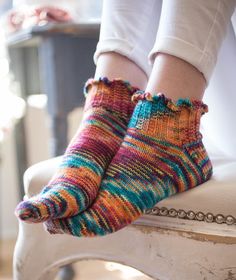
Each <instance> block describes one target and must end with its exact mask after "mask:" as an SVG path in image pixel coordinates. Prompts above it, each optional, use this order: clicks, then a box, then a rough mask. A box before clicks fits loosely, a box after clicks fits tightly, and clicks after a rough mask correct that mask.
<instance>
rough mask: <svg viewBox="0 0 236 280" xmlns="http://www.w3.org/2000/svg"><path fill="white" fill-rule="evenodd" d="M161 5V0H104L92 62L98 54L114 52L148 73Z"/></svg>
mask: <svg viewBox="0 0 236 280" xmlns="http://www.w3.org/2000/svg"><path fill="white" fill-rule="evenodd" d="M161 5H162V1H161V0H146V1H145V0H104V1H103V12H102V21H101V29H100V39H99V42H98V45H97V49H96V52H95V54H94V62H95V64H96V62H97V59H98V57H99V55H100V54H101V53H104V52H110V51H114V52H117V53H120V54H122V55H124V56H126V57H128V58H129V59H130V60H132V61H134V62H135V63H136V64H137V65H138V66H139V67H140V68H141V69H142V70H143V71H144V72H145V73H146V74H147V76H149V74H150V71H151V65H150V64H149V63H148V58H147V57H148V53H149V52H150V50H151V49H152V47H153V44H154V42H155V38H156V32H157V28H158V24H159V19H160V13H161Z"/></svg>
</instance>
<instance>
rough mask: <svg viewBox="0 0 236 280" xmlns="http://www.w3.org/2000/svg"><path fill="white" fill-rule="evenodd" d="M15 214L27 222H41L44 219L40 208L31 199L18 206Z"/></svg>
mask: <svg viewBox="0 0 236 280" xmlns="http://www.w3.org/2000/svg"><path fill="white" fill-rule="evenodd" d="M15 214H16V216H17V217H18V218H19V219H21V220H22V221H25V222H39V221H41V220H42V217H41V215H40V213H39V210H38V208H37V207H35V206H34V205H33V204H32V203H31V202H29V201H23V202H21V203H20V204H19V205H18V207H17V208H16V210H15Z"/></svg>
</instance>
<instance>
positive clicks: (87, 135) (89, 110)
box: [15, 78, 137, 222]
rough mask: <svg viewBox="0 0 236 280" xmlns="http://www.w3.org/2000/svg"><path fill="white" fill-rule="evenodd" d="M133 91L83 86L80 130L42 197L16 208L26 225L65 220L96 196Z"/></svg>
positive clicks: (108, 84)
mask: <svg viewBox="0 0 236 280" xmlns="http://www.w3.org/2000/svg"><path fill="white" fill-rule="evenodd" d="M135 90H137V88H133V87H131V85H130V84H129V83H128V82H125V81H122V80H114V81H109V80H108V79H107V78H101V79H99V80H98V81H95V80H92V79H90V80H88V82H87V83H86V85H85V95H86V96H87V98H86V103H85V109H84V117H83V120H82V124H81V126H80V128H79V130H78V132H77V133H76V135H75V136H74V138H73V139H72V141H71V142H70V144H69V146H68V148H67V150H66V152H65V154H64V156H63V159H62V163H61V164H60V166H59V168H58V171H57V172H56V174H55V175H54V176H53V178H52V179H51V181H50V182H49V184H48V185H47V186H46V187H45V188H44V189H43V191H42V192H41V193H40V194H39V195H37V196H35V197H32V198H30V199H28V200H26V201H23V202H21V203H20V204H19V205H18V207H17V208H16V211H15V212H16V215H17V216H18V217H19V218H20V219H22V220H24V221H28V222H42V221H45V220H47V219H49V218H58V217H70V216H73V215H76V214H78V213H80V212H81V211H84V210H85V209H86V208H87V207H88V206H89V205H90V204H91V203H92V202H93V200H94V199H95V197H96V196H97V192H98V189H99V187H100V183H101V179H102V177H103V175H104V171H105V170H106V168H107V166H108V165H109V163H110V162H111V160H112V158H113V157H114V155H115V154H116V152H117V150H118V149H119V147H120V145H121V142H122V140H123V137H124V135H125V133H126V130H127V125H128V121H129V119H130V116H131V114H132V112H133V108H134V104H133V103H132V102H131V96H132V94H133V92H134V91H135Z"/></svg>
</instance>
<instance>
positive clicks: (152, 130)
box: [46, 93, 212, 236]
mask: <svg viewBox="0 0 236 280" xmlns="http://www.w3.org/2000/svg"><path fill="white" fill-rule="evenodd" d="M134 99H136V100H139V102H138V104H137V106H136V108H135V110H134V113H133V116H132V118H131V121H130V124H129V129H128V131H127V134H126V136H125V138H124V141H123V143H122V145H121V147H120V149H119V151H118V152H117V154H116V155H115V157H114V158H113V160H112V162H111V164H110V166H109V167H108V169H107V172H106V175H105V177H104V179H103V182H102V184H101V188H100V190H99V195H98V197H97V198H96V200H95V202H94V203H93V204H92V206H91V207H90V208H88V209H87V210H86V211H85V212H83V213H81V214H80V215H77V216H75V217H72V218H69V219H57V220H50V221H47V223H46V227H47V230H48V231H49V232H50V233H68V234H72V235H75V236H96V235H105V234H108V233H112V232H115V231H117V230H119V229H121V228H123V227H125V226H126V225H128V224H130V223H132V222H133V221H134V220H136V219H137V218H138V217H140V215H142V214H143V213H145V210H146V209H150V208H152V207H153V206H154V205H155V204H156V203H157V202H159V201H160V200H162V199H164V198H167V197H169V196H171V195H173V194H176V193H179V192H183V191H186V190H188V189H191V188H194V187H196V186H197V185H200V184H202V183H204V182H205V181H207V180H208V179H209V178H210V177H211V174H212V165H211V162H210V160H209V158H208V155H207V152H206V150H205V148H204V146H203V144H202V141H201V138H202V136H201V134H200V132H199V124H200V118H201V115H202V114H203V113H204V112H206V111H207V106H206V105H204V104H203V103H202V102H200V101H189V100H188V99H180V100H178V101H177V102H176V103H174V102H172V101H171V100H169V99H167V98H166V97H165V96H164V95H155V96H151V95H150V94H148V93H143V94H135V95H134Z"/></svg>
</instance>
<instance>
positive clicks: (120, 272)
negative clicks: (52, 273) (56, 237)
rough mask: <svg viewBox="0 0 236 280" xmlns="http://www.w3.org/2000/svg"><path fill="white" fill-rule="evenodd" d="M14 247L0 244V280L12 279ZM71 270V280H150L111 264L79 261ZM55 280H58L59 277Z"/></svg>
mask: <svg viewBox="0 0 236 280" xmlns="http://www.w3.org/2000/svg"><path fill="white" fill-rule="evenodd" d="M0 242H1V241H0ZM14 246H15V240H9V241H4V242H1V243H0V280H12V279H13V278H12V257H13V250H14ZM73 268H74V270H75V272H76V276H75V278H74V279H73V280H111V279H112V280H152V279H151V278H150V277H147V276H145V275H144V274H142V273H141V272H139V271H137V270H135V269H133V268H130V267H126V266H123V265H120V264H117V263H112V262H103V261H81V262H77V263H75V264H73ZM32 280H34V279H32ZM55 280H59V277H57V278H56V279H55Z"/></svg>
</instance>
